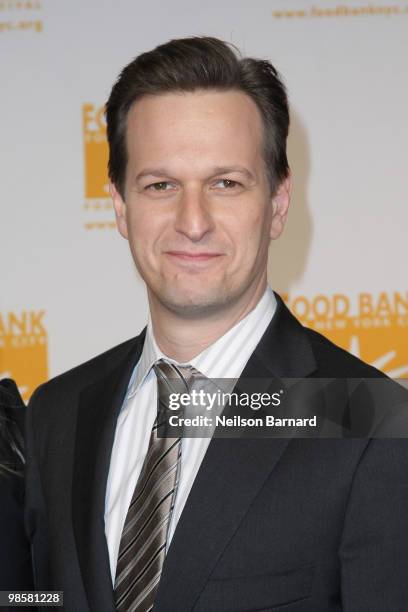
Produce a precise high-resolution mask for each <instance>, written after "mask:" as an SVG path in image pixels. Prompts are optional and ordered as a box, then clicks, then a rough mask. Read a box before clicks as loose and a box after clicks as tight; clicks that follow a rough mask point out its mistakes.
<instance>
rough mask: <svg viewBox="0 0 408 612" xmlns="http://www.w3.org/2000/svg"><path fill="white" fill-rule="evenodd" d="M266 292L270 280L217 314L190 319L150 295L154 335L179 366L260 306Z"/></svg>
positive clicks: (165, 352)
mask: <svg viewBox="0 0 408 612" xmlns="http://www.w3.org/2000/svg"><path fill="white" fill-rule="evenodd" d="M265 289H266V280H264V282H263V283H260V285H259V286H258V287H257V288H256V291H255V292H253V293H252V294H251V295H249V296H248V295H243V296H241V298H239V299H237V300H236V301H235V302H234V303H232V304H228V305H227V306H224V308H220V309H219V310H218V311H216V312H212V313H211V314H208V316H201V317H197V318H191V319H190V318H188V319H187V318H186V317H183V316H182V315H180V314H177V313H176V312H174V311H171V310H169V309H168V308H166V307H165V306H164V305H163V304H161V303H160V302H159V301H158V300H157V299H156V298H154V296H152V295H151V294H150V292H149V304H150V315H151V319H152V325H153V333H154V337H155V340H156V343H157V345H158V347H159V348H160V350H161V351H162V352H163V353H164V354H165V355H166V356H167V357H170V358H171V359H174V360H175V361H178V362H179V363H186V362H188V361H190V360H191V359H193V358H194V357H196V356H197V355H199V354H200V353H201V352H202V351H204V350H205V349H206V348H207V347H209V346H210V345H211V344H213V343H214V342H216V341H217V340H218V339H219V338H221V336H223V335H224V334H225V333H226V332H227V331H228V330H230V329H231V328H232V327H234V325H236V324H237V323H238V322H239V321H241V320H242V319H243V318H244V317H246V315H247V314H249V313H250V312H251V311H252V310H253V309H254V308H255V307H256V305H257V304H258V302H259V300H260V299H261V297H262V296H263V294H264V292H265Z"/></svg>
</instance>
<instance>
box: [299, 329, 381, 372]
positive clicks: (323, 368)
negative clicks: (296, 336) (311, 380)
mask: <svg viewBox="0 0 408 612" xmlns="http://www.w3.org/2000/svg"><path fill="white" fill-rule="evenodd" d="M303 329H304V331H305V333H306V334H307V336H308V338H309V341H310V343H311V346H312V350H313V353H314V355H315V359H316V363H317V369H318V376H320V377H321V378H326V377H327V378H330V377H332V376H333V375H335V376H336V377H339V378H340V377H344V378H378V377H385V374H384V373H383V372H381V371H380V370H378V369H377V368H375V367H374V366H372V365H370V364H368V363H365V362H364V361H362V360H361V359H359V358H358V357H356V356H355V355H352V354H351V353H349V352H348V351H346V350H344V349H342V348H341V347H340V346H337V344H334V342H331V340H329V339H328V338H326V337H325V336H323V335H322V334H319V333H318V332H316V331H314V330H313V329H310V328H308V327H303Z"/></svg>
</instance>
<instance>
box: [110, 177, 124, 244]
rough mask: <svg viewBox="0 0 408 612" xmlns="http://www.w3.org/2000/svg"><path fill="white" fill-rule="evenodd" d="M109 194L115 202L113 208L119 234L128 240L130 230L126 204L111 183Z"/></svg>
mask: <svg viewBox="0 0 408 612" xmlns="http://www.w3.org/2000/svg"><path fill="white" fill-rule="evenodd" d="M109 193H110V195H111V198H112V200H113V208H114V209H115V217H116V225H117V227H118V230H119V233H120V235H121V236H123V238H126V239H127V238H128V229H127V223H126V204H125V202H124V200H123V198H122V196H121V195H120V193H119V191H118V190H117V188H116V186H115V185H114V184H113V183H109Z"/></svg>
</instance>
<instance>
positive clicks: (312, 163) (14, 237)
mask: <svg viewBox="0 0 408 612" xmlns="http://www.w3.org/2000/svg"><path fill="white" fill-rule="evenodd" d="M190 35H212V36H217V37H220V38H222V39H224V40H226V41H229V42H232V43H234V44H235V45H236V46H237V47H239V48H240V49H241V51H242V52H243V53H244V54H246V55H252V56H256V57H261V58H268V59H270V60H271V61H272V62H273V63H274V65H275V66H276V67H277V68H278V70H279V71H280V72H281V74H282V75H283V78H284V81H285V83H286V85H287V88H288V91H289V96H290V101H291V108H292V126H291V134H290V139H289V161H290V164H291V168H292V171H293V175H294V185H295V187H294V195H293V202H292V208H291V213H290V215H289V220H288V225H287V229H286V231H285V233H284V235H283V236H282V237H281V239H280V240H279V241H277V242H276V243H273V244H272V245H271V249H270V262H269V263H270V265H269V281H270V284H271V286H272V287H273V288H274V289H276V290H277V291H279V292H280V293H281V295H282V296H283V297H284V299H285V300H286V302H287V304H288V305H289V307H290V308H291V310H292V311H293V312H294V313H295V315H296V316H297V317H298V318H299V319H300V320H301V321H302V322H303V323H304V324H305V325H308V326H310V327H312V328H314V329H316V330H318V331H319V332H321V333H323V334H325V335H326V336H327V337H329V338H330V339H332V340H333V341H334V342H336V343H337V344H340V345H341V346H343V347H344V348H346V349H347V350H349V351H351V352H352V353H354V354H356V355H358V356H360V357H361V358H362V359H364V360H366V361H368V362H370V363H373V364H375V365H376V366H377V367H379V368H380V369H382V370H384V371H385V372H387V373H388V374H390V375H391V376H393V377H408V279H407V274H406V268H407V264H406V262H407V235H408V232H407V228H408V180H407V176H408V156H407V142H408V121H407V109H408V78H407V77H408V60H407V58H408V0H404V1H398V0H394V1H392V2H389V1H387V0H386V1H384V2H382V3H377V2H364V1H363V0H361V1H360V0H355V1H353V2H351V1H346V0H343V1H342V2H334V1H323V0H316V2H311V1H309V0H282V1H278V0H257V1H256V2H248V1H247V0H221V1H220V0H206V2H199V1H197V0H171V1H169V2H167V1H166V2H165V1H164V0H161V1H158V0H150V1H149V2H142V1H139V0H85V1H84V0H31V1H29V0H21V1H17V0H0V45H1V58H2V61H1V66H0V71H1V84H2V87H1V89H2V94H1V110H0V126H1V127H0V130H1V131H0V134H1V147H0V149H1V152H0V155H1V158H0V169H1V221H0V241H1V242H0V244H1V258H0V261H1V279H0V286H1V292H0V377H4V376H11V377H13V378H15V379H16V381H17V383H18V385H19V387H20V389H21V392H22V393H23V396H24V398H25V399H26V400H27V399H28V398H29V396H30V394H31V393H32V392H33V390H34V389H35V387H36V386H37V385H38V384H40V383H42V382H43V381H45V380H47V379H48V378H50V377H52V376H55V375H57V374H59V373H61V372H63V371H64V370H67V369H69V368H71V367H73V366H75V365H77V364H79V363H81V362H83V361H85V360H87V359H89V358H91V357H92V356H94V355H96V354H97V353H99V352H102V351H103V350H105V349H108V348H110V347H111V346H113V345H115V344H117V343H119V342H121V341H122V340H125V339H127V338H129V337H132V336H134V335H136V334H137V333H138V332H139V331H140V330H141V329H142V327H143V326H144V324H145V321H146V315H147V303H146V295H145V289H144V286H143V283H142V281H141V280H140V278H139V277H138V275H137V273H136V271H135V270H134V266H133V263H132V260H131V257H130V254H129V251H128V245H127V243H126V242H125V241H124V240H123V239H121V238H120V236H119V235H118V233H117V231H116V228H115V223H114V215H113V210H112V204H111V201H110V199H109V194H108V186H107V173H106V163H107V144H106V134H105V118H104V110H103V109H104V104H105V102H106V99H107V97H108V95H109V91H110V88H111V86H112V84H113V82H114V80H115V79H116V77H117V75H118V73H119V71H120V70H121V68H122V67H123V66H124V65H125V64H127V63H128V62H129V61H130V60H131V59H132V58H133V57H135V56H136V55H138V54H139V53H141V52H143V51H146V50H149V49H151V48H153V47H154V46H156V45H157V44H160V43H162V42H165V41H166V40H168V39H170V38H176V37H182V36H190Z"/></svg>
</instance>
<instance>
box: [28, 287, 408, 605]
mask: <svg viewBox="0 0 408 612" xmlns="http://www.w3.org/2000/svg"><path fill="white" fill-rule="evenodd" d="M277 299H278V309H277V312H276V313H275V316H274V318H273V320H272V322H271V324H270V326H269V327H268V329H267V330H266V332H265V334H264V336H263V338H262V339H261V341H260V343H259V345H258V347H257V348H256V350H255V351H254V353H253V355H252V356H251V358H250V360H249V362H248V364H247V366H246V368H245V371H244V373H243V376H248V377H269V378H273V377H279V378H282V377H294V378H296V377H311V376H315V377H316V376H319V377H334V376H339V377H354V378H355V377H376V376H379V375H380V373H379V372H377V371H376V370H374V369H373V368H371V367H370V366H367V365H365V364H363V363H362V362H361V361H359V360H358V359H356V358H355V357H353V356H351V355H349V354H348V353H346V352H345V351H343V350H341V349H339V348H338V347H336V346H334V345H333V344H332V343H331V342H329V341H328V340H326V339H325V338H324V337H323V336H321V335H319V334H317V333H315V332H313V331H310V330H308V329H305V328H303V327H302V326H301V325H300V324H299V323H298V322H297V321H296V319H295V318H294V317H293V316H292V315H291V314H290V312H289V311H288V309H287V308H286V307H285V305H284V304H283V302H282V300H281V299H280V298H279V297H278V298H277ZM143 341H144V333H142V334H141V335H140V336H138V337H137V338H135V339H133V340H130V341H128V342H125V343H124V344H121V345H120V346H117V347H115V348H113V349H112V350H110V351H108V352H106V353H104V354H103V355H101V356H99V357H97V358H95V359H92V360H91V361H89V362H87V363H86V364H84V365H82V366H80V367H78V368H75V369H73V370H71V371H70V372H68V373H66V374H64V375H62V376H59V377H58V378H56V379H54V380H52V381H51V382H49V383H47V384H46V385H44V386H42V387H41V388H40V389H39V390H38V391H37V392H36V394H35V395H34V397H33V399H32V401H31V404H30V407H29V411H28V419H27V438H28V442H27V444H28V463H29V465H28V480H27V527H28V530H29V532H30V534H31V538H32V543H33V554H34V558H35V567H36V579H37V588H42V589H45V588H54V589H58V590H63V591H64V596H65V608H64V609H65V610H67V611H70V612H71V611H72V612H85V611H87V610H92V612H113V610H114V603H113V592H112V583H111V578H110V572H109V559H108V551H107V545H106V539H105V534H104V504H105V490H106V481H107V475H108V470H109V462H110V454H111V449H112V443H113V438H114V432H115V422H116V418H117V415H118V412H119V410H120V408H121V405H122V401H123V398H124V395H125V392H126V389H127V385H128V381H129V377H130V374H131V372H132V369H133V368H134V366H135V364H136V363H137V361H138V359H139V356H140V353H141V350H142V347H143ZM346 404H347V401H346ZM344 408H345V409H346V405H345V407H344ZM407 572H408V443H407V441H406V440H395V439H394V440H378V439H361V438H358V439H325V440H319V439H257V440H251V439H213V440H212V441H211V443H210V445H209V448H208V451H207V454H206V456H205V458H204V460H203V463H202V466H201V468H200V470H199V473H198V475H197V477H196V480H195V482H194V484H193V487H192V490H191V493H190V495H189V498H188V500H187V503H186V506H185V508H184V511H183V513H182V516H181V518H180V521H179V523H178V526H177V529H176V531H175V534H174V537H173V540H172V543H171V546H170V548H169V551H168V554H167V557H166V560H165V564H164V568H163V573H162V578H161V581H160V585H159V590H158V595H157V599H156V605H155V608H154V609H155V611H156V612H189V611H193V610H194V612H250V611H251V612H255V611H257V612H261V611H264V612H266V611H268V610H282V611H285V612H286V611H288V612H289V611H290V612H292V611H293V612H295V611H302V612H306V611H309V612H318V611H323V610H324V611H331V610H345V611H347V612H365V611H366V612H380V611H381V612H403V611H406V610H407V609H408V579H407V576H408V573H407Z"/></svg>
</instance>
